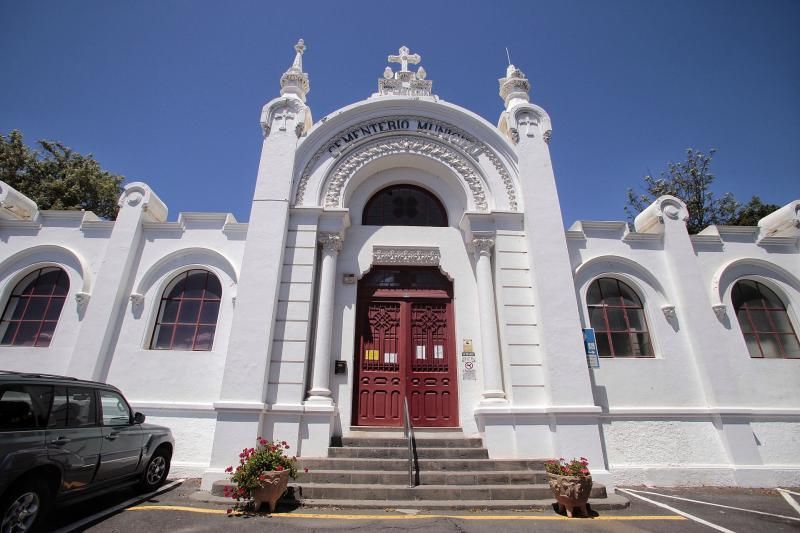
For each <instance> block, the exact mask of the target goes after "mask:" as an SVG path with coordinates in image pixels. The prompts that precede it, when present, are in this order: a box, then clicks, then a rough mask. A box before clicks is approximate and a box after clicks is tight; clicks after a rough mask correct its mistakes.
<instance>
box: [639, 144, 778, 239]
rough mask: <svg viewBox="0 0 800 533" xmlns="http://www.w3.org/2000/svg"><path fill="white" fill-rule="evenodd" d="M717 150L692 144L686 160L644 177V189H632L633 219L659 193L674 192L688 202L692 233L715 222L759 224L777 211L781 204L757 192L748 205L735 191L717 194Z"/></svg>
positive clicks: (687, 225)
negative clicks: (767, 200) (767, 201)
mask: <svg viewBox="0 0 800 533" xmlns="http://www.w3.org/2000/svg"><path fill="white" fill-rule="evenodd" d="M715 152H716V150H713V149H712V150H709V151H708V153H707V154H706V153H703V152H700V151H698V150H693V149H692V148H688V149H687V150H686V161H683V162H680V163H669V165H668V166H667V170H665V171H664V172H662V173H661V175H660V176H659V177H658V178H655V177H653V176H652V175H650V174H648V175H647V176H645V177H644V178H643V179H644V185H645V186H644V192H643V193H641V194H638V195H637V194H636V192H635V191H634V190H633V189H628V203H627V205H626V206H625V213H627V215H628V219H629V220H631V221H632V220H633V218H634V217H635V216H636V215H637V214H638V213H640V212H641V211H642V210H643V209H645V208H646V207H647V206H648V205H650V204H651V203H653V201H654V200H655V199H656V198H658V197H659V196H662V195H665V194H670V195H672V196H676V197H678V198H680V199H681V200H683V201H684V202H685V203H686V207H687V209H688V210H689V220H688V221H687V222H686V227H687V228H688V230H689V233H692V234H695V233H699V232H700V231H701V230H703V229H704V228H705V227H707V226H710V225H711V224H719V225H728V226H755V225H756V224H758V220H759V219H760V218H762V217H764V216H766V215H768V214H769V213H771V212H773V211H775V210H776V209H778V208H779V207H780V206H777V205H773V204H765V203H763V202H762V201H761V199H760V198H759V197H758V196H753V197H752V198H751V199H750V201H749V202H748V203H747V204H746V205H742V204H740V203H739V202H738V201H737V200H736V198H734V196H733V194H731V193H725V194H723V195H722V196H721V197H719V198H718V197H716V196H715V194H714V192H713V191H712V190H711V184H712V183H714V179H716V176H714V174H712V173H711V160H712V159H713V158H714V153H715Z"/></svg>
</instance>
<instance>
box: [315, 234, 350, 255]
mask: <svg viewBox="0 0 800 533" xmlns="http://www.w3.org/2000/svg"><path fill="white" fill-rule="evenodd" d="M317 240H318V241H319V243H320V244H321V245H322V249H323V250H325V251H327V252H337V253H338V252H339V251H340V250H341V249H342V243H343V242H344V237H342V235H341V234H340V233H320V234H319V236H318V237H317Z"/></svg>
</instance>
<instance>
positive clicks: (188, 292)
mask: <svg viewBox="0 0 800 533" xmlns="http://www.w3.org/2000/svg"><path fill="white" fill-rule="evenodd" d="M206 276H207V274H206V272H205V271H204V270H192V271H190V272H189V273H188V277H187V278H186V289H185V290H184V292H183V297H184V298H202V297H203V292H204V291H205V288H206Z"/></svg>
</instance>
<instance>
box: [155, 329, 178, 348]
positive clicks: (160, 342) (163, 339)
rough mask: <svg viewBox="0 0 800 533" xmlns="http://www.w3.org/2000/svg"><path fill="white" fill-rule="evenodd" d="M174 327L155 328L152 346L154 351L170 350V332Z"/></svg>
mask: <svg viewBox="0 0 800 533" xmlns="http://www.w3.org/2000/svg"><path fill="white" fill-rule="evenodd" d="M174 329H175V326H165V325H163V324H162V325H160V326H156V332H155V334H154V335H153V346H152V348H155V349H156V350H169V349H170V348H172V332H173V331H174Z"/></svg>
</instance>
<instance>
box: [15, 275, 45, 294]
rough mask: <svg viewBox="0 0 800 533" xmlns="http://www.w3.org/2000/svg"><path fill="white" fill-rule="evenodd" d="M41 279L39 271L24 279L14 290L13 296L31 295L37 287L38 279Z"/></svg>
mask: <svg viewBox="0 0 800 533" xmlns="http://www.w3.org/2000/svg"><path fill="white" fill-rule="evenodd" d="M37 277H39V271H38V270H35V271H33V272H31V273H30V274H28V275H27V276H25V277H24V278H22V280H20V282H19V283H18V284H17V286H16V287H14V290H13V291H12V293H11V294H14V295H20V294H30V293H32V292H33V287H34V285H35V283H34V282H35V281H36V278H37Z"/></svg>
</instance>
